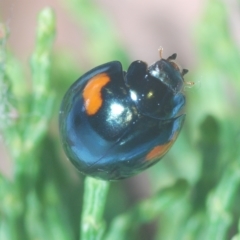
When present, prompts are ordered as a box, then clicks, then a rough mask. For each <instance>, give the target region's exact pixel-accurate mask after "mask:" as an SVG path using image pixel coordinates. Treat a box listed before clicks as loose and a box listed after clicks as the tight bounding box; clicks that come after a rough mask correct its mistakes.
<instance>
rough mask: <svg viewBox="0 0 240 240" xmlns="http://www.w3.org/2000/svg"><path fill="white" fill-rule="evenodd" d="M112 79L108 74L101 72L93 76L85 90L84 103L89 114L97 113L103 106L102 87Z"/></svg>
mask: <svg viewBox="0 0 240 240" xmlns="http://www.w3.org/2000/svg"><path fill="white" fill-rule="evenodd" d="M109 81H110V78H109V76H108V75H107V74H105V73H101V74H98V75H97V76H95V77H93V78H92V79H91V80H90V81H89V82H88V84H87V85H86V86H85V88H84V90H83V99H84V105H85V108H86V111H87V114H88V115H93V114H95V113H96V112H97V111H98V110H99V108H100V107H101V106H102V102H103V99H102V95H101V90H102V88H103V87H104V86H105V85H106V84H107V83H108V82H109Z"/></svg>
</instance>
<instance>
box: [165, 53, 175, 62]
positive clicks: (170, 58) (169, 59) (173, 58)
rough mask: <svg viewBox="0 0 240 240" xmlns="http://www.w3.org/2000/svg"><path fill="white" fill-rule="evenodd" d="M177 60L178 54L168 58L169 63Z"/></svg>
mask: <svg viewBox="0 0 240 240" xmlns="http://www.w3.org/2000/svg"><path fill="white" fill-rule="evenodd" d="M176 58H177V54H176V53H174V54H173V55H171V56H170V57H168V58H167V60H168V61H171V60H175V59H176Z"/></svg>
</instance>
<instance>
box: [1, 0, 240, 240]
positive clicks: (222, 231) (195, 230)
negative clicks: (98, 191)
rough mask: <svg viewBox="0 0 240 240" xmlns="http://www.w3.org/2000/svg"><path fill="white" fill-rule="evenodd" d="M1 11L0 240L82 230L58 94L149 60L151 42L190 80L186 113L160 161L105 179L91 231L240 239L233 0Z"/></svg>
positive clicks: (79, 193)
mask: <svg viewBox="0 0 240 240" xmlns="http://www.w3.org/2000/svg"><path fill="white" fill-rule="evenodd" d="M45 6H50V7H52V9H53V12H52V11H51V10H50V9H45V10H43V11H42V9H43V8H44V7H45ZM40 11H41V14H40V15H39V12H40ZM0 15H1V22H2V24H1V25H0V44H1V45H0V71H1V72H0V137H1V138H0V144H1V150H0V169H1V172H0V239H1V240H2V239H7V240H8V239H10V240H12V239H13V240H14V239H21V240H22V239H23V240H25V239H26V240H28V239H29V240H33V239H63V240H64V239H80V236H79V231H80V230H79V228H80V227H79V226H80V224H82V223H80V216H81V210H82V201H83V200H82V199H83V182H84V176H82V175H81V174H79V173H78V172H77V170H75V168H74V167H73V166H72V165H71V164H70V162H68V161H66V157H65V155H64V153H63V151H62V149H61V145H60V142H59V136H58V111H59V106H60V103H61V99H62V97H63V95H64V93H65V91H66V90H67V89H68V87H69V86H70V85H71V84H72V83H73V82H74V81H75V80H76V79H77V78H78V77H79V76H80V75H81V74H83V73H84V72H86V71H88V70H89V69H91V68H93V67H95V66H97V65H100V64H102V63H105V62H108V61H112V60H120V61H121V62H122V64H123V66H124V68H125V69H126V68H127V67H128V65H129V64H130V63H131V62H132V61H134V60H137V59H140V60H143V61H146V62H148V63H149V64H151V63H152V62H154V61H156V60H158V52H157V49H158V48H159V47H160V46H162V47H163V48H164V52H163V54H164V57H165V58H166V57H168V56H169V55H171V54H172V53H175V52H176V53H177V54H178V58H177V59H178V62H179V63H180V64H181V66H182V67H184V68H187V69H189V73H188V74H187V75H186V78H185V80H186V81H193V82H195V85H194V86H193V87H188V86H186V87H185V89H184V91H185V93H186V95H187V109H186V112H187V118H186V122H185V125H184V127H183V130H182V132H181V134H180V137H179V138H178V140H177V142H176V143H175V145H174V146H173V147H172V149H171V150H170V152H169V153H168V154H167V156H165V157H164V159H163V160H161V161H160V162H159V163H158V164H156V165H155V166H153V167H152V168H150V169H148V170H147V171H145V172H143V173H141V174H139V175H137V176H135V177H133V178H130V179H127V180H123V181H119V182H113V183H111V184H110V189H109V193H108V195H107V201H106V206H105V211H104V216H103V220H101V224H100V225H99V226H98V227H99V229H102V231H103V230H104V232H103V233H101V234H102V235H101V236H102V237H101V238H100V239H107V240H115V239H116V240H117V239H119V240H120V239H124V240H127V239H154V240H161V239H164V240H166V239H169V240H172V239H184V240H185V239H186V240H191V239H194V240H195V239H207V240H208V239H210V240H214V239H216V240H221V239H234V240H236V239H240V235H239V231H240V229H239V228H240V226H239V225H240V223H239V217H240V190H239V189H240V147H239V146H240V111H239V109H240V52H239V48H240V31H239V26H240V1H239V0H238V1H237V0H236V1H233V0H232V1H220V0H205V1H200V0H198V1H189V0H185V1H181V2H176V1H155V0H149V1H142V2H139V1H136V0H132V1H121V2H114V1H106V0H96V1H87V0H68V1H67V0H65V1H64V0H62V1H57V0H55V1H53V0H52V1H50V0H45V1H41V2H40V1H39V2H33V1H29V0H24V1H21V2H16V1H4V2H0ZM3 24H4V25H3ZM36 36H37V37H36ZM101 200H102V199H99V201H100V202H101ZM89 201H91V200H89ZM102 210H103V209H102ZM105 223H106V224H105ZM84 239H97V238H91V237H89V238H84Z"/></svg>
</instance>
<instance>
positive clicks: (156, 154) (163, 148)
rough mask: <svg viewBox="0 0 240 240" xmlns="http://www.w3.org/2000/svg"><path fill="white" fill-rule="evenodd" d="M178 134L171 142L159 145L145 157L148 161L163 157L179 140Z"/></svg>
mask: <svg viewBox="0 0 240 240" xmlns="http://www.w3.org/2000/svg"><path fill="white" fill-rule="evenodd" d="M177 135H178V134H174V136H173V138H172V139H171V140H170V142H168V143H166V144H163V145H158V146H156V147H154V148H153V149H152V150H151V151H150V152H149V153H148V154H147V155H146V157H145V159H146V160H153V159H156V158H160V157H162V156H163V155H164V154H165V153H166V152H167V151H168V150H169V149H170V147H171V146H172V145H173V143H174V142H175V140H176V138H177Z"/></svg>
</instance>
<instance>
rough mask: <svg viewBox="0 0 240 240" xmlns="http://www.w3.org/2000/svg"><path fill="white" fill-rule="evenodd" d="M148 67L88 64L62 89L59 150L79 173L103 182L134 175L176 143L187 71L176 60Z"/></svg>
mask: <svg viewBox="0 0 240 240" xmlns="http://www.w3.org/2000/svg"><path fill="white" fill-rule="evenodd" d="M176 57H177V54H173V55H171V56H170V57H169V58H167V59H163V58H162V49H161V50H160V60H159V61H157V62H155V63H154V64H152V65H151V66H149V67H148V65H147V64H146V63H145V62H143V61H134V62H133V63H131V65H130V66H129V68H128V70H127V72H125V71H123V70H122V65H121V63H120V62H118V61H113V62H108V63H105V64H103V65H100V66H98V67H96V68H93V69H92V70H90V71H89V72H87V73H85V74H84V75H83V76H81V77H80V78H79V79H78V80H77V81H76V82H75V83H73V84H72V86H71V87H70V88H69V89H68V91H67V92H66V94H65V96H64V98H63V101H62V105H61V109H60V116H59V122H60V135H61V139H62V143H63V148H64V151H65V153H66V155H67V157H68V158H69V159H70V161H71V162H72V163H73V164H74V165H75V166H76V168H77V169H78V170H79V171H80V172H82V173H83V174H86V175H90V176H92V177H95V178H100V179H103V180H118V179H124V178H127V177H130V176H133V175H135V174H137V173H139V172H141V171H143V170H144V169H146V168H148V167H150V166H152V165H153V164H155V163H156V162H158V161H159V160H160V159H161V158H162V157H163V156H164V155H165V154H166V153H167V151H168V150H169V149H170V148H171V146H172V145H173V143H174V142H175V141H176V139H177V137H178V134H179V132H180V130H181V128H182V125H183V122H184V118H185V114H184V106H185V96H184V94H183V86H184V79H183V76H184V74H185V73H186V72H187V70H186V69H182V68H181V67H180V66H179V65H178V64H177V63H176V62H175V59H176Z"/></svg>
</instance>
